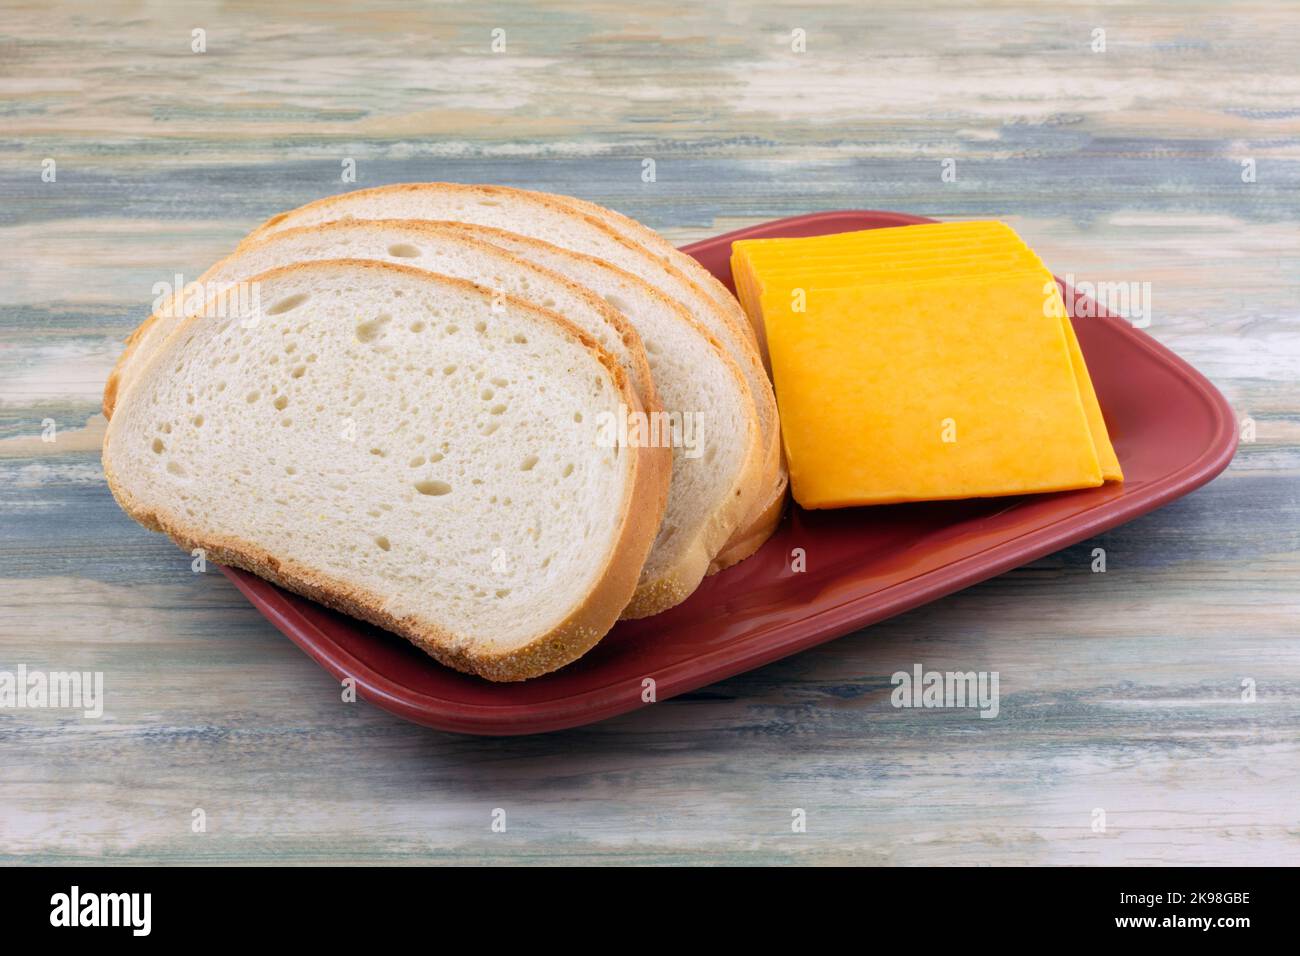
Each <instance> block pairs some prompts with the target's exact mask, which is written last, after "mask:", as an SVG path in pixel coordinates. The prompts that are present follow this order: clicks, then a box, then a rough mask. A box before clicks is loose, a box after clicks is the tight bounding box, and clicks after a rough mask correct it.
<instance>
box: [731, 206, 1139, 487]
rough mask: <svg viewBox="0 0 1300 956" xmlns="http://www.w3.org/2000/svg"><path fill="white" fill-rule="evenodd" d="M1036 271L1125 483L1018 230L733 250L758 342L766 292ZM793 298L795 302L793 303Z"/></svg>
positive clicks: (817, 239)
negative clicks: (1017, 233)
mask: <svg viewBox="0 0 1300 956" xmlns="http://www.w3.org/2000/svg"><path fill="white" fill-rule="evenodd" d="M1033 270H1037V271H1039V272H1040V273H1041V274H1042V278H1043V296H1044V301H1045V303H1046V301H1047V300H1048V299H1051V300H1053V301H1052V302H1051V304H1050V305H1045V307H1046V308H1048V309H1049V311H1051V310H1055V311H1056V312H1057V314H1058V315H1059V320H1060V322H1061V327H1062V334H1063V336H1064V339H1065V342H1066V346H1067V350H1068V355H1069V358H1070V362H1071V366H1072V368H1073V371H1074V375H1075V381H1076V384H1077V387H1078V390H1079V395H1080V401H1081V402H1082V405H1083V409H1084V413H1085V416H1086V418H1087V420H1088V424H1089V430H1090V432H1091V434H1092V438H1093V444H1094V447H1095V450H1096V453H1097V456H1098V462H1099V465H1100V467H1101V469H1102V473H1103V476H1104V478H1105V480H1107V481H1122V480H1123V471H1122V469H1121V467H1120V464H1119V459H1118V457H1117V455H1116V453H1115V450H1114V446H1113V444H1112V442H1111V439H1110V435H1109V430H1108V428H1107V426H1106V421H1105V418H1104V417H1103V415H1102V411H1101V406H1100V403H1099V402H1098V399H1097V394H1096V390H1095V388H1094V387H1093V384H1092V379H1091V377H1090V376H1089V374H1088V369H1087V364H1086V362H1085V360H1084V356H1083V352H1082V349H1081V348H1080V347H1079V342H1078V338H1077V337H1076V335H1075V332H1074V327H1073V325H1072V324H1071V322H1070V319H1069V318H1068V317H1067V316H1066V315H1065V310H1064V305H1063V303H1062V302H1061V301H1060V296H1059V290H1057V288H1056V286H1055V280H1054V279H1053V278H1052V277H1051V274H1050V272H1049V271H1048V270H1047V269H1046V267H1045V266H1043V265H1042V262H1041V261H1040V260H1039V259H1038V257H1037V256H1036V255H1035V254H1034V252H1033V250H1031V249H1030V248H1029V247H1028V246H1027V245H1025V243H1024V241H1023V240H1021V239H1020V237H1019V236H1017V235H1016V233H1015V231H1014V230H1012V229H1011V228H1010V227H1008V226H1006V225H1005V224H1003V223H1000V222H996V221H982V220H981V221H970V222H955V223H936V224H922V225H916V226H902V227H891V228H885V229H871V230H862V231H859V232H855V233H843V234H839V235H831V236H813V237H801V238H795V239H764V240H742V241H740V242H737V243H735V244H734V246H733V254H732V272H733V276H734V278H735V283H736V291H737V295H738V296H739V298H740V299H741V303H742V305H743V306H744V308H745V311H746V313H747V314H748V315H749V316H750V317H751V320H752V321H754V322H755V324H756V327H757V328H756V331H757V332H758V334H759V336H760V339H765V335H766V330H765V328H764V322H763V320H762V304H761V300H762V298H763V297H764V295H765V294H770V295H772V296H777V297H779V296H785V297H787V298H788V297H790V295H791V293H792V292H793V291H794V290H795V289H799V290H801V291H800V295H802V296H805V297H806V295H807V292H808V287H809V286H816V287H818V288H820V289H830V288H837V287H863V286H869V285H877V284H884V283H901V282H927V281H929V280H931V279H935V278H942V277H945V276H946V277H950V278H958V277H961V276H975V275H987V274H998V273H1007V272H1019V271H1033ZM791 301H794V300H791Z"/></svg>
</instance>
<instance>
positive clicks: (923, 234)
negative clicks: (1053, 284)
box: [732, 220, 1019, 264]
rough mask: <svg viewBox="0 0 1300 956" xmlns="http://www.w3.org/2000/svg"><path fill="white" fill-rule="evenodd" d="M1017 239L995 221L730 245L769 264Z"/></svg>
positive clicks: (1001, 224) (1003, 225)
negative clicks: (839, 254)
mask: <svg viewBox="0 0 1300 956" xmlns="http://www.w3.org/2000/svg"><path fill="white" fill-rule="evenodd" d="M991 236H1003V237H1007V236H1010V237H1013V238H1015V239H1017V240H1018V239H1019V237H1018V236H1016V234H1015V231H1014V230H1013V229H1011V227H1010V226H1008V225H1006V223H1003V222H998V221H996V220H969V221H962V222H934V223H918V224H916V225H910V226H888V227H885V228H882V229H861V230H858V231H856V232H841V233H835V234H830V235H821V236H799V237H793V238H791V237H780V238H771V239H738V240H736V241H735V242H734V243H732V249H733V251H740V252H743V253H744V254H745V255H746V256H747V257H749V258H750V259H751V261H753V262H755V263H759V264H761V263H765V262H769V261H771V257H776V258H778V259H779V258H784V257H789V256H794V255H798V256H809V255H816V254H819V253H827V252H834V251H835V250H837V249H856V250H866V249H870V248H873V247H874V248H880V249H884V248H887V247H897V246H906V245H910V244H914V243H927V242H944V241H955V240H957V239H959V238H960V239H962V240H965V241H971V240H974V239H979V238H982V237H991Z"/></svg>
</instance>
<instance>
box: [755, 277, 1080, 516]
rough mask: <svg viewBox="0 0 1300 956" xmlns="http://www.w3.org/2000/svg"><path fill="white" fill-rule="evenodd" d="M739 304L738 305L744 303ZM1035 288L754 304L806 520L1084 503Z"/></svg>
mask: <svg viewBox="0 0 1300 956" xmlns="http://www.w3.org/2000/svg"><path fill="white" fill-rule="evenodd" d="M751 291H752V289H751ZM1043 303H1044V293H1043V273H1042V272H1041V271H1037V270H1034V271H1026V272H1018V273H1005V274H997V275H988V276H979V277H969V276H967V277H960V278H948V279H938V280H931V281H928V282H919V283H881V284H876V285H869V286H860V287H840V288H828V289H822V288H816V287H814V288H811V289H809V290H807V293H806V300H805V301H804V302H803V303H802V305H803V311H800V310H799V308H798V307H797V306H798V305H799V303H797V302H792V301H791V299H790V297H789V296H785V295H781V294H772V293H768V294H764V295H763V296H762V297H761V301H760V303H759V304H760V307H761V309H762V315H763V320H764V324H765V326H766V331H767V337H768V344H769V348H770V354H771V363H772V371H773V375H774V379H775V384H776V393H777V401H778V403H779V405H780V412H781V420H782V436H783V440H784V443H785V450H786V456H787V460H788V463H789V467H790V480H791V487H792V489H793V492H794V497H795V499H796V500H797V501H798V502H799V503H800V504H801V505H803V506H804V507H806V508H834V507H844V506H848V505H863V504H886V503H892V502H902V501H920V500H933V499H944V498H965V497H976V496H994V495H1013V494H1024V493H1029V492H1042V491H1060V490H1065V489H1070V488H1087V487H1095V486H1096V485H1099V484H1101V483H1102V480H1103V475H1102V467H1101V464H1100V461H1099V458H1098V453H1097V450H1096V446H1095V445H1094V442H1093V438H1092V434H1091V430H1090V423H1089V419H1088V415H1087V414H1086V412H1085V409H1084V404H1083V401H1082V399H1081V393H1080V389H1079V386H1078V384H1077V382H1076V371H1075V368H1074V365H1073V364H1072V359H1071V354H1070V348H1069V344H1068V341H1067V336H1066V333H1065V331H1064V328H1063V325H1062V321H1061V319H1060V318H1059V317H1057V316H1054V315H1050V314H1044V311H1045V310H1044V307H1043Z"/></svg>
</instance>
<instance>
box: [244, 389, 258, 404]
mask: <svg viewBox="0 0 1300 956" xmlns="http://www.w3.org/2000/svg"><path fill="white" fill-rule="evenodd" d="M261 397H262V393H261V392H259V391H258V390H257V389H253V390H252V391H251V392H249V393H248V394H247V395H245V396H244V401H246V402H248V403H249V404H250V405H251V404H253V402H255V401H257V400H258V399H259V398H261Z"/></svg>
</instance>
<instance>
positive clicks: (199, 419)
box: [190, 415, 203, 428]
mask: <svg viewBox="0 0 1300 956" xmlns="http://www.w3.org/2000/svg"><path fill="white" fill-rule="evenodd" d="M190 421H192V422H193V423H194V427H195V428H202V427H203V416H202V415H195V416H194V417H193V418H191V419H190Z"/></svg>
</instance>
